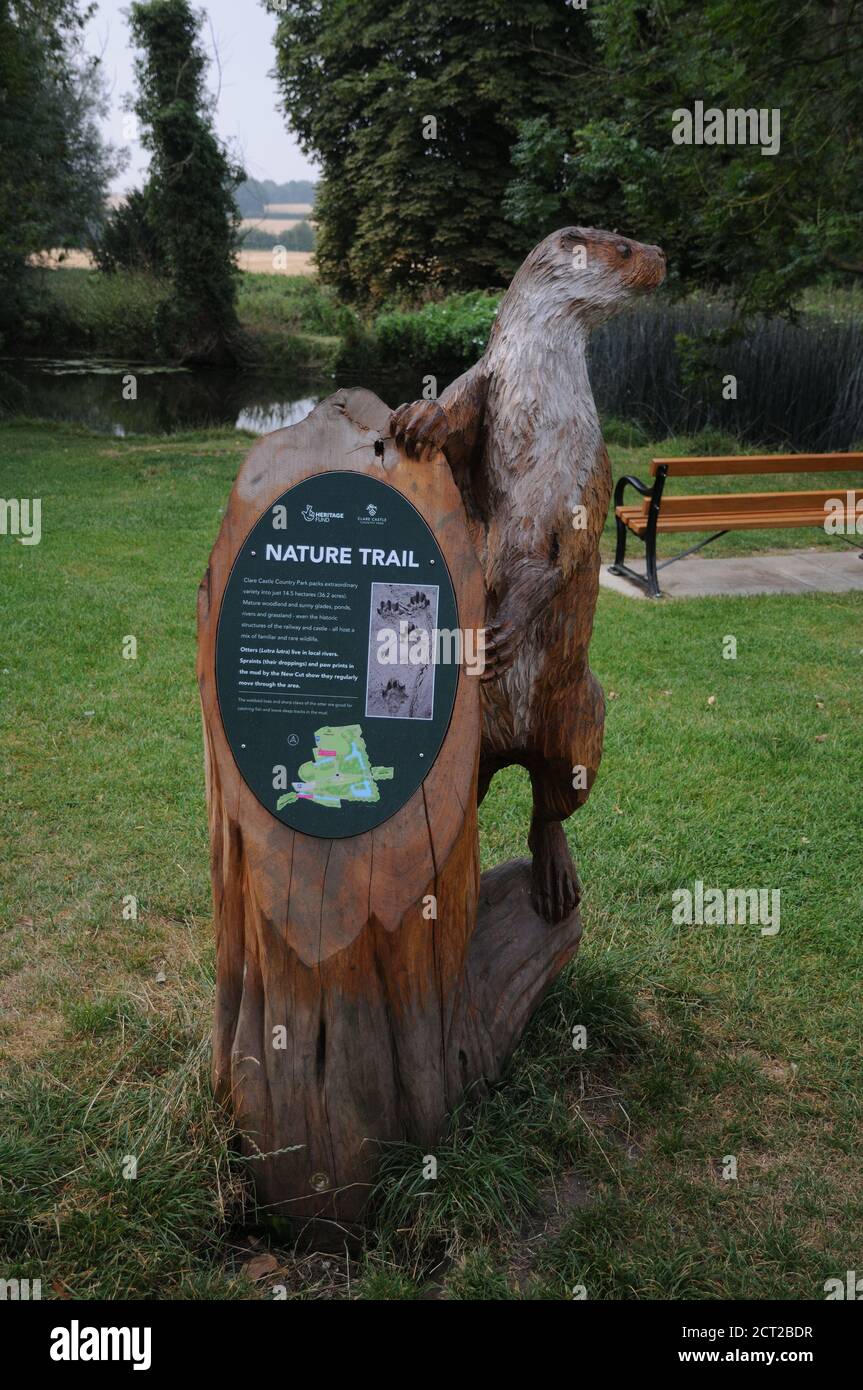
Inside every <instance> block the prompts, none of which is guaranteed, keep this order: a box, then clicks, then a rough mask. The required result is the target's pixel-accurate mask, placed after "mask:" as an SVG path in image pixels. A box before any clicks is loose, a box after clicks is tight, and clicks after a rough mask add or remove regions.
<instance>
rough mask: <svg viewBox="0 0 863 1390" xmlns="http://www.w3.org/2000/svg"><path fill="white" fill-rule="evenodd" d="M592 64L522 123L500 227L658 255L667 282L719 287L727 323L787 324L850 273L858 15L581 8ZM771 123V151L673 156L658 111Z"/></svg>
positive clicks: (811, 9)
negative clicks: (599, 234)
mask: <svg viewBox="0 0 863 1390" xmlns="http://www.w3.org/2000/svg"><path fill="white" fill-rule="evenodd" d="M585 23H586V25H587V28H588V31H589V33H590V38H591V45H592V48H593V53H594V58H593V65H592V67H591V69H590V70H589V71H588V72H576V71H574V70H573V71H570V72H569V73H567V74H564V75H563V76H562V87H563V89H564V90H565V91H566V92H567V94H568V96H569V102H568V104H567V105H565V108H564V110H565V117H564V120H563V121H562V122H561V120H560V119H559V118H557V117H556V116H555V114H554V113H553V112H550V111H549V112H547V113H544V114H543V115H542V116H541V117H540V118H538V119H534V120H525V121H523V122H522V124H521V126H520V136H519V141H518V144H517V145H516V148H515V150H514V151H513V163H514V164H515V166H516V170H517V175H516V177H515V179H514V180H513V181H512V183H511V185H510V187H509V188H508V190H507V193H506V197H505V200H504V208H505V211H506V212H507V214H508V215H509V216H510V217H511V218H512V219H513V220H514V221H515V222H516V223H517V224H518V225H519V226H521V227H523V228H524V229H525V230H526V231H529V233H530V236H531V238H534V237H536V236H539V235H542V234H543V233H544V232H546V231H548V230H550V228H551V226H552V225H553V224H554V223H561V222H566V221H575V222H580V223H582V224H591V223H593V224H595V225H600V226H609V227H618V228H619V229H620V230H621V231H624V232H626V233H628V234H630V235H632V236H635V237H638V238H639V239H642V240H646V241H657V242H660V243H661V244H662V245H663V246H664V248H665V250H666V252H667V253H668V255H669V263H670V279H671V283H672V285H675V284H676V286H677V287H678V288H680V287H684V288H689V287H691V286H693V285H700V286H707V287H710V288H717V287H727V288H728V289H729V290H730V292H731V294H732V296H733V298H734V301H735V305H736V308H737V310H738V312H739V313H740V314H744V313H748V312H751V311H762V312H776V311H782V312H785V311H789V310H790V309H791V308H792V307H793V305H794V304H795V303H796V301H797V300H798V299H799V297H800V294H801V291H802V290H803V288H804V287H805V286H807V285H810V284H812V283H813V282H815V281H816V280H817V279H818V278H819V277H823V276H824V274H825V272H827V273H833V274H837V275H840V276H844V277H846V278H847V275H848V274H858V275H859V274H863V262H861V259H860V255H859V246H860V240H861V230H863V138H861V124H863V84H861V83H860V77H859V62H858V59H857V57H856V55H857V54H858V53H859V50H860V44H861V40H863V13H861V12H860V11H859V7H857V6H855V5H854V4H853V3H851V0H841V3H838V4H835V5H829V6H827V5H825V4H824V3H822V0H801V3H798V4H795V5H793V6H791V7H789V6H788V4H787V3H786V0H746V3H740V0H706V3H703V4H700V5H692V4H691V3H690V0H665V3H663V4H662V5H650V6H645V5H641V4H636V3H634V0H592V3H591V5H590V6H589V9H588V11H587V14H586V17H585ZM696 100H701V101H703V102H704V105H705V107H706V108H710V107H716V108H719V109H721V110H723V111H725V110H726V109H734V110H748V109H754V110H761V109H767V110H769V111H774V110H778V112H779V113H780V119H781V127H780V129H781V144H780V150H779V152H778V153H777V154H774V155H764V154H762V152H761V148H760V146H759V145H750V144H742V145H716V144H713V145H708V144H700V145H699V144H689V145H687V144H675V143H674V142H673V141H672V128H673V124H674V123H673V121H672V113H674V112H676V111H682V110H690V111H691V110H692V109H693V105H694V102H695V101H696Z"/></svg>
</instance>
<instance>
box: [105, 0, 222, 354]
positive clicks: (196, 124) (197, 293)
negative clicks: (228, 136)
mask: <svg viewBox="0 0 863 1390" xmlns="http://www.w3.org/2000/svg"><path fill="white" fill-rule="evenodd" d="M201 23H202V16H200V15H198V16H196V15H195V14H193V12H192V9H191V7H190V5H189V3H188V0H149V3H143V2H142V0H138V3H136V4H134V5H133V6H132V8H131V12H130V30H131V34H132V39H133V42H134V43H135V44H136V46H137V47H138V48H140V49H142V50H143V56H142V57H140V58H138V60H137V61H136V64H135V71H136V75H137V79H138V88H139V96H138V99H137V101H136V102H135V111H136V113H137V115H138V118H139V120H140V121H141V125H142V140H143V143H144V145H145V146H146V148H148V149H149V150H150V151H151V155H152V159H151V165H150V177H149V185H148V190H147V199H148V203H149V209H150V215H149V216H148V222H149V223H151V225H152V227H153V229H154V231H155V235H156V239H157V242H158V245H159V248H160V255H161V257H162V258H163V261H164V266H165V269H166V272H167V275H168V278H169V279H170V282H171V285H172V289H173V294H172V296H171V298H170V300H169V301H167V302H166V303H164V304H162V305H161V306H160V308H159V314H158V318H157V332H158V336H159V340H160V343H161V344H162V347H163V350H164V351H166V352H168V353H170V354H172V355H174V356H176V357H179V358H180V359H182V360H184V361H206V362H225V361H231V360H232V359H233V358H234V357H235V356H236V352H237V344H236V338H237V332H238V322H237V314H236V294H237V286H236V276H237V270H236V265H235V262H234V249H235V246H236V239H237V225H238V221H239V215H238V212H237V205H236V203H235V201H234V189H235V188H236V186H237V184H238V183H239V182H240V181H241V179H242V178H243V176H244V175H243V171H242V170H241V169H240V168H238V167H237V166H235V165H233V164H231V163H230V161H229V160H228V157H227V155H226V153H225V150H224V148H223V146H222V145H221V143H220V141H219V140H218V138H217V137H216V135H215V133H214V130H213V123H212V112H211V109H210V103H209V101H208V98H207V95H206V92H205V87H204V72H205V69H206V66H207V59H206V56H205V54H204V51H203V49H202V47H201V44H200V42H199V31H200V27H201Z"/></svg>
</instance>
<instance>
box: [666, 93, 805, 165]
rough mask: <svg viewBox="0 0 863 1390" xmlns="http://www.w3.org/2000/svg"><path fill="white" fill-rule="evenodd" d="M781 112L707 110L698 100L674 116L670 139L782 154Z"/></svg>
mask: <svg viewBox="0 0 863 1390" xmlns="http://www.w3.org/2000/svg"><path fill="white" fill-rule="evenodd" d="M780 124H781V118H780V112H779V108H778V107H775V106H774V107H773V108H772V110H768V108H767V107H766V106H762V107H761V108H760V109H759V110H756V109H755V107H750V108H748V109H746V110H744V109H743V108H742V107H731V108H730V109H728V110H726V111H722V110H720V109H719V107H718V106H709V107H708V108H707V110H706V111H705V109H704V102H703V101H697V102H696V103H695V107H694V110H692V111H688V110H687V109H686V107H684V106H679V107H678V108H677V110H676V111H672V113H671V139H672V140H673V142H674V144H675V145H760V146H761V153H762V154H763V155H774V154H778V153H779V145H780Z"/></svg>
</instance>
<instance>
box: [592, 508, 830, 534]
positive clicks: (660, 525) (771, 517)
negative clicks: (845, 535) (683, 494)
mask: <svg viewBox="0 0 863 1390" xmlns="http://www.w3.org/2000/svg"><path fill="white" fill-rule="evenodd" d="M664 510H665V509H664V508H663V509H662V511H661V512H660V514H659V517H658V519H657V526H656V529H657V531H747V530H758V529H763V530H768V529H769V528H770V527H773V526H821V525H823V522H824V515H825V514H824V510H823V508H821V507H811V508H797V509H796V510H790V511H765V512H760V511H744V510H741V511H739V512H682V513H678V514H677V515H674V516H666V515H663V513H664ZM617 514H618V516H619V517H620V519H621V521H622V522H623V523H624V524H625V525H626V526H628V527H629V529H630V530H631V531H634V532H635V533H636V534H637V535H641V534H642V532H644V531H645V530H646V529H647V517H646V516H645V514H644V512H643V511H642V510H641V508H640V507H619V508H618V511H617Z"/></svg>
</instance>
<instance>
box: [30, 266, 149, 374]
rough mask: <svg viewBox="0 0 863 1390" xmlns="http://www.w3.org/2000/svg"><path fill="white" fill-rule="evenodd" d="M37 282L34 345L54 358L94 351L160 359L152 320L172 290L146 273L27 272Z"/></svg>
mask: <svg viewBox="0 0 863 1390" xmlns="http://www.w3.org/2000/svg"><path fill="white" fill-rule="evenodd" d="M30 274H31V276H33V277H34V278H35V279H36V280H37V282H40V283H37V285H36V286H34V288H33V289H32V291H31V298H32V300H33V303H34V306H35V307H34V315H35V321H34V328H33V340H32V341H33V347H34V349H36V350H37V351H39V352H43V353H50V354H51V355H52V356H56V355H58V354H63V353H66V354H69V353H97V354H99V355H100V356H104V357H112V356H117V357H123V358H125V359H126V361H135V360H136V359H137V360H139V361H147V360H150V361H152V360H154V359H155V358H157V357H158V356H159V351H160V350H159V342H158V338H157V333H156V319H157V316H158V311H159V308H160V306H161V305H162V304H163V303H164V302H165V301H166V300H167V299H168V298H169V296H170V288H169V286H168V285H167V284H166V283H165V281H164V280H158V279H156V278H154V277H153V276H152V275H150V274H148V273H146V272H144V271H123V272H122V273H118V274H115V275H104V274H101V273H98V272H95V271H88V270H45V271H31V272H30Z"/></svg>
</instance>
